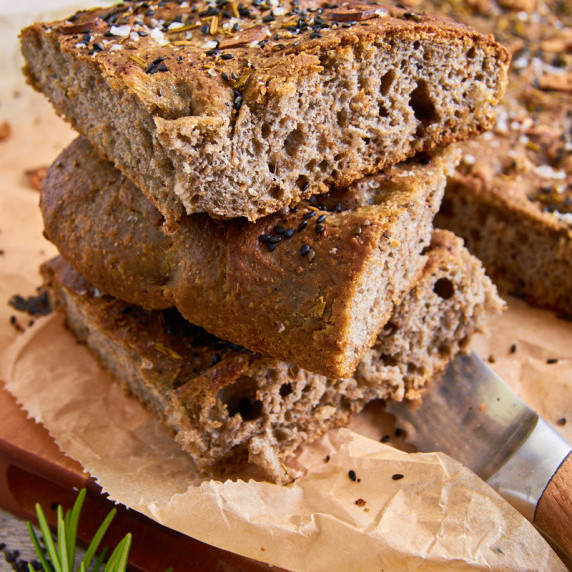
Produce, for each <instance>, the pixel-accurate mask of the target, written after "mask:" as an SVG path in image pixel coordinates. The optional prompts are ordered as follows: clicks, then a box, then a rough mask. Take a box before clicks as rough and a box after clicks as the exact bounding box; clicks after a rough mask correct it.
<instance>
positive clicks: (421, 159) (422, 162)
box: [418, 155, 431, 165]
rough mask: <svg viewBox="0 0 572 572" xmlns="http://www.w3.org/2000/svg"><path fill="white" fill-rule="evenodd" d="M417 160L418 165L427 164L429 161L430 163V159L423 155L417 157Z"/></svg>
mask: <svg viewBox="0 0 572 572" xmlns="http://www.w3.org/2000/svg"><path fill="white" fill-rule="evenodd" d="M418 160H419V164H420V165H429V163H431V160H430V159H429V158H428V157H424V156H423V155H422V156H421V157H419V159H418Z"/></svg>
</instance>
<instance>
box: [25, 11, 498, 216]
mask: <svg viewBox="0 0 572 572" xmlns="http://www.w3.org/2000/svg"><path fill="white" fill-rule="evenodd" d="M21 40H22V51H23V53H24V56H25V58H26V61H27V65H26V68H25V72H26V74H27V77H28V79H29V81H30V83H31V84H32V85H33V86H34V87H35V88H36V89H38V90H39V91H42V92H43V93H44V94H46V95H47V96H48V98H49V99H50V100H51V101H52V103H53V105H54V107H55V109H56V111H57V112H58V113H59V114H61V115H62V116H64V117H65V118H67V119H68V120H69V121H70V122H71V123H72V125H73V126H74V127H76V128H77V129H78V130H79V131H80V132H81V133H82V134H83V135H85V136H87V137H88V139H89V140H90V142H91V143H92V144H93V145H94V146H95V148H96V149H97V150H98V152H99V153H100V154H102V155H103V156H106V157H107V158H108V159H109V160H110V161H112V162H113V163H114V164H115V165H116V166H117V167H118V168H119V169H120V170H121V171H122V172H123V173H124V174H125V175H126V176H127V177H128V178H130V179H131V180H132V181H133V182H134V183H135V184H136V185H137V186H138V187H139V188H140V189H141V190H142V191H143V193H144V194H145V195H146V196H147V197H148V198H149V199H150V200H151V201H152V202H153V204H154V205H155V206H156V207H157V209H158V210H159V211H160V212H161V213H162V214H163V215H164V216H165V217H166V219H167V221H168V222H171V221H173V220H177V219H180V217H181V216H182V214H183V213H185V212H186V213H194V212H207V213H209V214H210V215H211V216H216V217H223V218H230V217H236V216H245V217H247V218H248V219H250V220H255V219H258V218H260V217H261V216H263V215H266V214H269V213H273V212H276V211H278V210H280V209H281V208H282V207H284V206H287V205H292V204H294V203H296V202H298V201H300V200H301V199H305V198H308V197H310V196H311V195H314V194H318V193H324V192H327V191H329V190H330V188H331V187H332V186H334V187H342V186H346V185H348V184H349V183H351V182H352V181H354V180H356V179H358V178H360V177H362V176H364V175H367V174H371V173H375V172H377V171H378V170H380V169H383V168H385V167H387V166H389V165H392V164H395V163H397V162H399V161H402V160H405V159H407V158H408V157H411V156H412V155H414V154H415V153H416V152H420V151H424V152H426V151H430V150H431V149H433V148H435V147H437V146H443V145H446V144H448V143H451V142H453V141H458V140H464V139H467V138H468V137H470V136H473V135H475V134H477V133H480V132H482V131H484V130H486V129H489V128H490V127H492V125H493V124H494V112H493V106H494V105H495V104H496V103H497V102H498V100H499V98H500V97H501V95H502V93H503V90H504V87H505V83H506V69H507V66H508V62H509V55H508V52H507V51H506V50H505V49H504V48H503V47H502V46H500V45H499V44H497V43H495V42H494V40H493V39H492V37H490V36H484V35H480V34H478V33H476V32H474V31H472V30H470V29H469V28H466V27H464V26H462V25H457V24H456V23H454V22H452V21H449V20H445V19H439V18H435V17H432V16H428V15H423V14H417V13H413V12H411V11H409V10H403V9H401V8H389V7H387V8H386V7H382V6H380V5H376V4H374V5H368V4H359V3H342V4H339V5H332V4H328V3H324V4H321V3H314V4H312V3H309V2H307V1H304V0H301V1H295V2H292V3H290V2H283V3H280V2H267V1H264V2H262V1H252V2H248V3H246V4H245V3H239V4H238V5H237V4H236V3H235V0H229V1H228V2H221V3H217V4H216V5H211V4H208V5H207V4H206V3H205V4H203V3H200V2H196V1H191V2H188V3H187V2H185V3H182V4H181V3H180V2H174V1H167V2H164V1H161V2H157V1H146V2H126V3H124V4H120V5H118V6H116V7H113V8H101V9H96V10H91V11H87V12H80V13H77V14H75V15H74V16H72V17H71V18H69V19H68V20H64V21H59V22H53V23H50V24H35V25H33V26H31V27H29V28H26V29H24V30H23V31H22V34H21Z"/></svg>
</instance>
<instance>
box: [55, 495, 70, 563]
mask: <svg viewBox="0 0 572 572" xmlns="http://www.w3.org/2000/svg"><path fill="white" fill-rule="evenodd" d="M57 526H58V546H57V548H58V554H59V557H60V565H61V567H62V572H70V563H69V562H68V544H67V542H66V521H65V519H64V512H63V509H62V506H61V505H58V509H57ZM72 567H73V562H72Z"/></svg>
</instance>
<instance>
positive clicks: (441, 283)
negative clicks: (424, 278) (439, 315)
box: [433, 278, 455, 300]
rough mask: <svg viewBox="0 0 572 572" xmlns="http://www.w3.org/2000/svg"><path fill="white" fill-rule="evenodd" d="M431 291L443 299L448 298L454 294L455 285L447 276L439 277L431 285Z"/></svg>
mask: <svg viewBox="0 0 572 572" xmlns="http://www.w3.org/2000/svg"><path fill="white" fill-rule="evenodd" d="M433 292H435V294H437V296H439V297H440V298H443V300H448V299H449V298H452V297H453V295H454V294H455V287H454V286H453V283H452V282H451V281H450V280H449V279H448V278H439V280H437V282H435V284H434V285H433Z"/></svg>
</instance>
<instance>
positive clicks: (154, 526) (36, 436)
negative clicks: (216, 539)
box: [0, 382, 278, 572]
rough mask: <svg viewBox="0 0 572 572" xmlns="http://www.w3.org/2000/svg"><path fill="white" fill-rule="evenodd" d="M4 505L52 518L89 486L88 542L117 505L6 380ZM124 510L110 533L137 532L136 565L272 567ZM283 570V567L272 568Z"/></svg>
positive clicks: (1, 433) (1, 402)
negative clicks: (37, 420) (64, 450)
mask: <svg viewBox="0 0 572 572" xmlns="http://www.w3.org/2000/svg"><path fill="white" fill-rule="evenodd" d="M0 419H1V420H2V421H1V422H0V506H1V507H2V508H4V509H6V510H8V511H9V512H11V513H13V514H15V515H17V516H20V517H22V518H25V519H27V520H31V521H33V522H35V521H36V518H35V508H34V507H35V503H36V502H39V503H40V504H41V505H42V508H43V509H44V512H45V513H46V516H47V517H48V520H49V521H50V524H53V523H54V522H55V514H56V512H55V507H56V506H57V505H58V504H61V505H62V506H63V507H64V509H67V508H70V507H71V506H72V505H73V502H74V500H75V497H76V494H77V490H78V489H80V488H84V487H85V488H86V489H87V493H88V494H87V497H86V502H85V504H84V508H83V511H82V518H81V519H80V528H79V537H80V539H82V540H83V541H84V542H87V541H88V540H89V539H91V537H92V536H93V534H94V533H95V531H96V529H97V527H98V526H99V524H100V523H101V521H102V520H103V519H104V517H105V515H106V514H107V513H108V512H109V510H111V508H112V507H113V506H116V505H115V504H114V503H112V502H110V501H108V500H106V498H105V497H104V496H103V495H102V494H101V490H100V488H99V486H98V485H97V483H95V481H94V480H93V479H91V478H90V477H89V475H87V474H86V473H85V472H84V471H83V470H82V467H81V466H80V465H79V463H77V462H76V461H74V460H73V459H70V458H69V457H66V456H65V455H64V454H63V453H62V452H61V451H60V449H59V448H58V446H57V445H56V444H55V442H54V441H53V440H52V438H51V437H50V435H49V434H48V432H47V431H46V430H45V429H44V428H43V427H42V426H41V425H38V424H37V423H35V422H34V421H33V420H30V419H27V417H26V414H25V413H24V412H23V411H22V410H21V409H20V408H19V407H18V405H17V403H16V401H15V400H14V398H13V397H12V395H10V394H9V393H8V392H7V391H6V390H5V389H4V386H3V385H2V384H1V382H0ZM117 508H118V513H117V515H116V517H115V519H114V521H113V524H112V526H111V528H110V530H109V533H108V535H107V536H106V542H108V543H109V545H110V546H111V547H113V546H115V545H116V544H117V542H118V541H119V540H120V539H121V538H122V537H123V536H124V535H125V534H126V533H127V532H132V533H133V544H132V548H131V553H130V569H132V570H141V571H147V570H148V571H149V572H160V571H162V570H166V569H167V568H169V567H171V568H172V569H173V571H174V572H177V571H185V572H186V571H191V572H195V571H197V572H199V571H200V572H202V571H205V572H207V571H208V572H216V571H221V572H223V571H224V572H235V571H236V572H258V571H262V570H270V567H269V566H267V565H265V564H263V563H260V562H256V561H254V560H250V559H247V558H244V557H241V556H238V555H236V554H232V553H230V552H226V551H223V550H219V549H217V548H214V547H212V546H210V545H208V544H204V543H202V542H199V541H197V540H194V539H193V538H189V537H187V536H185V535H183V534H180V533H178V532H175V531H173V530H170V529H168V528H165V527H163V526H161V525H159V524H158V523H156V522H154V521H152V520H151V519H149V518H147V517H145V516H143V515H141V514H139V513H137V512H134V511H130V510H127V509H126V508H124V507H122V506H118V507H117ZM272 570H274V571H277V570H278V569H277V568H272Z"/></svg>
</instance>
